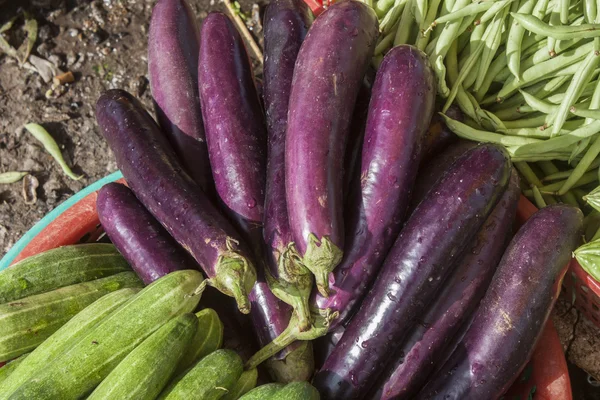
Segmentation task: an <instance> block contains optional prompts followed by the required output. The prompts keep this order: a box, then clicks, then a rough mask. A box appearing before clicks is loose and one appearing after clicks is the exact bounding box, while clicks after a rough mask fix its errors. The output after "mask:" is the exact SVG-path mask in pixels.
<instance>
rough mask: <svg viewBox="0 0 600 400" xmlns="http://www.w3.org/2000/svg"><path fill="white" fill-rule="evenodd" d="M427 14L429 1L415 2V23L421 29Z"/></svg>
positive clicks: (418, 0) (419, 0)
mask: <svg viewBox="0 0 600 400" xmlns="http://www.w3.org/2000/svg"><path fill="white" fill-rule="evenodd" d="M426 13H427V0H416V1H415V2H414V11H413V15H414V17H415V21H416V22H417V25H419V27H420V26H421V24H422V23H423V21H425V14H426Z"/></svg>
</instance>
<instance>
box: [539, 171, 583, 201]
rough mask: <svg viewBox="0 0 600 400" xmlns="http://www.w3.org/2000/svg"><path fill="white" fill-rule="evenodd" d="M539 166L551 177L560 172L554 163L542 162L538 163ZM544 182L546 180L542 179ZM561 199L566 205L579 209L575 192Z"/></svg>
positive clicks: (566, 194)
mask: <svg viewBox="0 0 600 400" xmlns="http://www.w3.org/2000/svg"><path fill="white" fill-rule="evenodd" d="M537 165H538V166H539V167H540V169H541V170H542V172H543V173H544V174H545V175H550V174H555V173H558V172H560V170H559V169H558V167H557V166H556V165H554V163H553V162H552V161H540V162H538V163H537ZM543 181H544V180H543V179H542V182H543ZM540 186H542V185H540ZM560 199H561V200H562V201H563V202H564V203H566V204H571V205H572V206H575V207H579V202H578V200H577V198H576V197H575V194H574V193H573V192H567V193H565V194H564V195H562V196H560Z"/></svg>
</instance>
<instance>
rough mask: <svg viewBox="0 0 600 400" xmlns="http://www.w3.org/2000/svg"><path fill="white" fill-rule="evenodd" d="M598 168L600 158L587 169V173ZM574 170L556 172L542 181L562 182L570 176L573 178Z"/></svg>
mask: <svg viewBox="0 0 600 400" xmlns="http://www.w3.org/2000/svg"><path fill="white" fill-rule="evenodd" d="M598 167H600V158H597V159H595V160H594V161H593V162H592V163H591V164H590V165H589V166H588V167H587V169H586V171H585V172H589V171H591V170H593V169H597V168H598ZM573 171H574V170H573V169H570V170H568V171H560V172H555V173H552V174H550V175H548V176H546V177H545V178H544V179H542V181H556V180H562V179H567V178H568V177H569V176H571V174H572V173H573Z"/></svg>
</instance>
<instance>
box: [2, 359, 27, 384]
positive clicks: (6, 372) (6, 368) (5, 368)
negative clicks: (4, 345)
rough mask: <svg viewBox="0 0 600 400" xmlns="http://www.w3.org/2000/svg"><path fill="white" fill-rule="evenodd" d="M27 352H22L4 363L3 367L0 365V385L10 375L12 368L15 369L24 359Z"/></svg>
mask: <svg viewBox="0 0 600 400" xmlns="http://www.w3.org/2000/svg"><path fill="white" fill-rule="evenodd" d="M29 354H30V353H26V354H23V355H22V356H20V357H19V358H15V359H14V360H12V361H9V362H8V363H6V365H4V366H3V367H0V385H1V384H2V383H3V382H5V381H6V380H7V379H8V378H9V377H10V375H12V373H13V372H14V370H15V369H17V367H18V366H19V364H21V363H22V362H23V360H25V357H27V356H28V355H29Z"/></svg>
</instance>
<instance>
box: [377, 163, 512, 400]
mask: <svg viewBox="0 0 600 400" xmlns="http://www.w3.org/2000/svg"><path fill="white" fill-rule="evenodd" d="M520 193H521V188H520V187H519V177H518V175H517V173H516V171H515V170H513V171H512V176H511V180H510V183H509V185H508V189H507V190H506V192H504V195H503V196H502V198H501V199H500V202H499V203H498V205H496V208H495V209H494V211H492V213H491V214H490V216H489V217H488V218H487V220H486V221H485V223H484V224H483V226H482V227H481V229H480V230H479V233H478V234H477V236H476V237H475V239H474V241H473V244H472V246H470V247H469V248H467V249H466V254H465V255H464V256H463V258H462V260H461V261H460V264H459V265H458V267H457V268H456V269H455V270H454V271H453V272H452V274H451V275H450V277H449V278H448V280H447V281H446V282H445V283H444V286H443V287H442V289H441V290H440V293H439V294H438V295H437V296H436V298H435V300H434V301H433V303H432V304H431V305H429V306H428V307H427V311H426V312H425V314H424V315H423V317H419V318H418V322H417V323H416V325H415V327H414V328H413V329H412V331H411V332H410V334H409V336H408V340H406V341H405V342H404V343H403V344H402V346H401V348H400V351H399V352H398V353H397V354H396V356H395V357H397V359H396V360H395V362H394V363H393V364H392V365H391V368H390V369H389V370H388V372H387V373H385V374H384V378H383V379H382V380H381V381H380V382H382V383H381V384H380V385H379V392H378V393H377V395H375V396H373V399H386V400H387V399H398V400H399V399H411V398H413V396H415V395H416V394H417V393H418V392H419V390H421V388H422V387H423V385H424V384H425V383H426V382H427V380H428V377H429V376H431V373H432V372H433V370H434V369H435V367H436V364H437V361H438V360H439V359H440V354H443V353H445V352H446V349H447V346H449V345H451V342H452V339H453V337H454V336H455V335H456V334H457V332H458V331H459V330H460V328H461V326H462V325H463V324H464V323H465V322H466V321H468V320H469V317H470V315H472V314H473V312H474V311H475V310H476V308H477V306H478V305H479V301H480V300H481V298H482V297H483V296H484V294H485V292H486V289H487V288H488V285H489V283H490V281H491V280H492V276H493V275H494V272H495V271H496V267H497V266H498V263H499V262H500V258H501V257H502V254H503V253H504V249H505V248H506V245H507V244H508V241H509V240H510V236H511V234H512V226H513V221H514V219H515V216H516V212H517V203H518V202H519V195H520Z"/></svg>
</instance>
